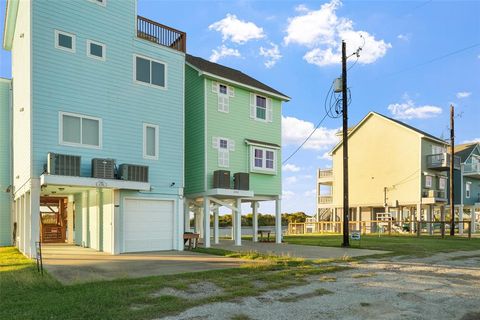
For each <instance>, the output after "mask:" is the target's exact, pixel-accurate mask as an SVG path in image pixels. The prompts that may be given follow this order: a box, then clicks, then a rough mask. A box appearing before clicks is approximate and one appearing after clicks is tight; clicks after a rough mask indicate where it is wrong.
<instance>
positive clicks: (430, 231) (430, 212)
mask: <svg viewBox="0 0 480 320" xmlns="http://www.w3.org/2000/svg"><path fill="white" fill-rule="evenodd" d="M427 220H428V222H429V223H427V230H428V234H429V235H433V224H432V222H433V205H431V204H429V205H428V206H427Z"/></svg>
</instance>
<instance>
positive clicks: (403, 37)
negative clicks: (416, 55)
mask: <svg viewBox="0 0 480 320" xmlns="http://www.w3.org/2000/svg"><path fill="white" fill-rule="evenodd" d="M397 39H398V40H402V41H405V42H408V41H410V35H409V34H399V35H398V36H397Z"/></svg>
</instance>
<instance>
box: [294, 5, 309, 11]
mask: <svg viewBox="0 0 480 320" xmlns="http://www.w3.org/2000/svg"><path fill="white" fill-rule="evenodd" d="M295 11H297V12H307V11H309V10H308V8H307V6H306V5H304V4H299V5H298V6H296V7H295Z"/></svg>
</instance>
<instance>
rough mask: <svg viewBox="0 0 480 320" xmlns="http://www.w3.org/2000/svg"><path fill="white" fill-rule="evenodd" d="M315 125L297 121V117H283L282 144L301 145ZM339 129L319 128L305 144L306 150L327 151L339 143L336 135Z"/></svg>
mask: <svg viewBox="0 0 480 320" xmlns="http://www.w3.org/2000/svg"><path fill="white" fill-rule="evenodd" d="M314 128H315V125H314V124H313V123H311V122H308V121H304V120H300V119H297V118H295V117H282V142H283V144H284V145H295V146H298V145H300V144H301V143H302V142H303V141H304V140H305V139H306V138H307V137H308V135H309V134H310V133H312V131H313V129H314ZM337 131H338V129H328V128H325V127H319V128H318V129H317V130H316V131H315V133H314V134H313V135H312V136H311V137H310V139H309V140H308V141H307V143H305V145H304V148H305V149H311V150H326V149H329V148H330V147H332V146H334V145H335V144H337V143H338V141H339V139H338V137H337V136H336V135H335V134H336V133H337Z"/></svg>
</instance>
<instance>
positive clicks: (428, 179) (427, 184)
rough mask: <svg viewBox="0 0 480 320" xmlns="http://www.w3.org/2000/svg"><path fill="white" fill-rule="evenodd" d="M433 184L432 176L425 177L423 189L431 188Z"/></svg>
mask: <svg viewBox="0 0 480 320" xmlns="http://www.w3.org/2000/svg"><path fill="white" fill-rule="evenodd" d="M432 184H433V177H432V176H428V175H427V176H425V188H431V187H432Z"/></svg>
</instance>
